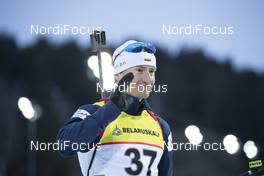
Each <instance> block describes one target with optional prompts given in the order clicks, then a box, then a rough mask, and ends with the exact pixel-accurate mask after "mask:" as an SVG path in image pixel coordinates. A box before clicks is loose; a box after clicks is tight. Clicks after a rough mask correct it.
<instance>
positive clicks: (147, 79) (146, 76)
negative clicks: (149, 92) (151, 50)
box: [143, 72, 151, 84]
mask: <svg viewBox="0 0 264 176" xmlns="http://www.w3.org/2000/svg"><path fill="white" fill-rule="evenodd" d="M143 82H145V83H146V84H150V83H151V76H150V74H149V73H148V72H145V73H144V75H143Z"/></svg>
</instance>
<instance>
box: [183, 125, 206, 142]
mask: <svg viewBox="0 0 264 176" xmlns="http://www.w3.org/2000/svg"><path fill="white" fill-rule="evenodd" d="M185 136H186V137H187V138H188V140H189V142H190V143H191V144H193V145H198V144H200V143H201V142H202V141H203V135H202V134H201V132H200V129H199V128H198V127H197V126H195V125H189V126H188V127H187V128H186V129H185Z"/></svg>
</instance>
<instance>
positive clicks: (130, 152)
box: [125, 148, 157, 176]
mask: <svg viewBox="0 0 264 176" xmlns="http://www.w3.org/2000/svg"><path fill="white" fill-rule="evenodd" d="M125 155H126V156H129V157H130V158H131V165H134V167H133V168H132V167H126V168H125V171H126V172H127V173H128V174H130V175H139V174H140V173H141V172H142V169H143V163H142V162H141V161H140V157H141V156H140V152H139V150H138V149H136V148H129V149H127V150H126V152H125ZM143 155H144V156H147V157H150V162H149V164H148V171H147V176H151V170H150V168H151V166H152V164H153V162H154V160H155V158H156V156H157V152H155V151H151V150H147V149H143Z"/></svg>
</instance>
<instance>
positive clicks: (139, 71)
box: [116, 66, 156, 100]
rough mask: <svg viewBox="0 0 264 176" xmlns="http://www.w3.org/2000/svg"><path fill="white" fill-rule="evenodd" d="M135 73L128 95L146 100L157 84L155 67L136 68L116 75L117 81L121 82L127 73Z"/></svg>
mask: <svg viewBox="0 0 264 176" xmlns="http://www.w3.org/2000/svg"><path fill="white" fill-rule="evenodd" d="M130 72H131V73H133V74H134V79H133V80H132V82H131V84H130V87H129V89H128V91H129V92H128V93H129V94H130V95H132V96H134V97H137V98H139V99H140V100H141V99H146V98H148V97H149V94H150V92H151V90H152V88H153V86H154V84H155V72H156V69H155V67H152V66H136V67H132V68H129V69H127V70H125V71H123V72H122V73H120V74H118V75H116V79H117V80H118V81H119V80H120V79H121V78H122V77H123V76H124V75H126V74H127V73H130Z"/></svg>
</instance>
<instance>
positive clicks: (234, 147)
mask: <svg viewBox="0 0 264 176" xmlns="http://www.w3.org/2000/svg"><path fill="white" fill-rule="evenodd" d="M223 144H224V146H225V150H226V151H227V152H228V153H229V154H235V153H237V152H238V150H239V147H240V145H239V142H238V139H237V137H236V136H235V135H233V134H228V135H226V136H225V137H224V140H223Z"/></svg>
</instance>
